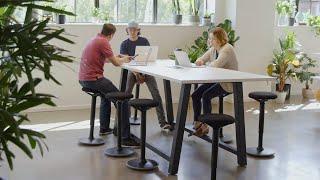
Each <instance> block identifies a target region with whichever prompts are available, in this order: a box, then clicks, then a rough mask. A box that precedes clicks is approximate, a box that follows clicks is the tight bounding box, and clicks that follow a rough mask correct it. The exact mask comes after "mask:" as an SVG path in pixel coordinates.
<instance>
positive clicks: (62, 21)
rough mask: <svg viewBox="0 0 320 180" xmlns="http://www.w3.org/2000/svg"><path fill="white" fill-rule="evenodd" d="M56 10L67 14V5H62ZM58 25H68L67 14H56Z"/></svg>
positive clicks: (57, 6)
mask: <svg viewBox="0 0 320 180" xmlns="http://www.w3.org/2000/svg"><path fill="white" fill-rule="evenodd" d="M54 8H55V9H59V10H61V11H62V12H66V8H67V5H65V4H63V3H62V4H58V5H56V6H55V7H54ZM56 23H57V24H65V23H66V14H64V13H59V12H58V13H56Z"/></svg>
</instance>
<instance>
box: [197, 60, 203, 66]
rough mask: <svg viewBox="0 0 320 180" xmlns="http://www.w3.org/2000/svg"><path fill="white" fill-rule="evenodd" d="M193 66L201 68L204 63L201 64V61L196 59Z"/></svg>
mask: <svg viewBox="0 0 320 180" xmlns="http://www.w3.org/2000/svg"><path fill="white" fill-rule="evenodd" d="M195 64H196V65H197V66H203V65H204V62H203V61H202V60H200V59H197V60H196V62H195Z"/></svg>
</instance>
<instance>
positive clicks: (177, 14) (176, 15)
mask: <svg viewBox="0 0 320 180" xmlns="http://www.w3.org/2000/svg"><path fill="white" fill-rule="evenodd" d="M172 4H173V8H172V12H173V22H174V23H175V24H181V23H182V15H181V9H180V2H179V0H172Z"/></svg>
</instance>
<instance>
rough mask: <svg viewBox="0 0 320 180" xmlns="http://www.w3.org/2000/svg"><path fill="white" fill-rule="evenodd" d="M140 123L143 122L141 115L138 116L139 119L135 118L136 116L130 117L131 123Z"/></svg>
mask: <svg viewBox="0 0 320 180" xmlns="http://www.w3.org/2000/svg"><path fill="white" fill-rule="evenodd" d="M140 124H141V119H140V117H137V119H134V117H131V118H130V125H140Z"/></svg>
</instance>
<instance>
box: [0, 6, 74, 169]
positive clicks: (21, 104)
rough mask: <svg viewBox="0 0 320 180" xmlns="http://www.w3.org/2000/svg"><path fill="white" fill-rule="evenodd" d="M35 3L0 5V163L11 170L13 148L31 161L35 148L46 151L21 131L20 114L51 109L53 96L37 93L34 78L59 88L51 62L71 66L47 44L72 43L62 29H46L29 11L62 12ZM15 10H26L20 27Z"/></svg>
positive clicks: (37, 136)
mask: <svg viewBox="0 0 320 180" xmlns="http://www.w3.org/2000/svg"><path fill="white" fill-rule="evenodd" d="M38 1H39V0H34V1H32V0H28V1H26V0H25V1H5V2H3V3H0V9H1V10H2V12H1V13H0V69H1V71H0V102H1V104H0V124H1V126H0V156H1V157H0V159H4V158H5V159H6V160H7V163H8V164H9V167H10V169H11V170H12V168H13V159H14V158H15V155H14V153H13V148H15V147H14V146H16V147H17V148H19V149H21V150H22V151H23V152H24V153H25V154H26V155H27V156H28V157H29V158H33V155H32V150H34V149H35V148H37V147H38V148H39V150H40V153H41V154H43V150H44V148H46V144H45V143H44V139H45V136H44V135H43V134H42V133H40V132H37V131H33V130H30V129H24V128H22V127H21V124H22V123H25V122H27V121H29V119H28V117H27V116H26V115H25V113H23V111H25V110H27V109H29V108H32V107H36V106H39V105H42V104H46V105H50V106H54V105H55V104H54V103H53V101H52V98H53V97H54V96H53V95H50V94H45V93H39V92H37V90H36V89H37V88H36V87H37V86H38V85H40V83H41V82H42V79H40V78H35V77H34V76H35V74H38V73H39V72H42V73H43V75H44V79H46V80H53V81H54V82H56V83H58V84H59V82H58V81H57V80H56V79H55V78H54V76H53V74H52V73H51V67H52V66H53V64H54V62H72V59H71V57H69V56H65V55H62V53H63V52H64V51H65V50H64V49H62V48H59V47H57V46H55V45H52V44H50V43H49V42H51V41H52V40H62V41H64V42H66V43H73V42H72V41H70V40H69V39H67V38H65V37H64V36H63V35H62V33H64V29H61V28H59V27H48V22H49V19H46V20H42V21H38V20H32V10H33V9H40V10H46V11H51V12H54V13H63V11H61V10H58V9H54V8H52V7H46V6H42V5H35V4H34V3H35V2H38ZM17 7H20V8H26V15H25V21H24V23H23V24H17V21H16V20H15V19H14V16H13V13H14V9H15V8H17ZM65 13H66V14H69V15H74V14H73V13H70V12H65ZM17 32H19V33H17ZM23 82H24V83H23Z"/></svg>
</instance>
